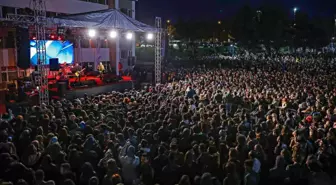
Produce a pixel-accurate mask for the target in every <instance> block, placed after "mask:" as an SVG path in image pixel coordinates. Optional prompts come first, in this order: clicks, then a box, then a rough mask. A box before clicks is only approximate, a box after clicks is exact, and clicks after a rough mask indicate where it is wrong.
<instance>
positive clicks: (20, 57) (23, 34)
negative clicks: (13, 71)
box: [16, 27, 30, 69]
mask: <svg viewBox="0 0 336 185" xmlns="http://www.w3.org/2000/svg"><path fill="white" fill-rule="evenodd" d="M16 40H17V42H16V47H17V66H18V67H19V68H21V69H28V68H29V67H30V57H29V56H30V48H29V47H30V43H29V31H28V29H27V28H20V27H18V28H16Z"/></svg>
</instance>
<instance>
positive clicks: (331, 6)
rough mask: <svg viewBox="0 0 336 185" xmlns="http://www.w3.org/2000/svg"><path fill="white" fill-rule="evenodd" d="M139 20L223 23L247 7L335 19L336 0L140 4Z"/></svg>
mask: <svg viewBox="0 0 336 185" xmlns="http://www.w3.org/2000/svg"><path fill="white" fill-rule="evenodd" d="M137 3H138V4H137V19H139V20H141V21H144V22H147V23H151V22H154V21H152V20H154V17H155V16H158V17H162V18H164V19H171V20H172V21H176V20H177V19H178V18H179V17H180V18H183V19H199V18H202V19H221V18H225V17H229V16H232V15H234V14H235V13H236V12H237V10H238V9H239V8H240V7H242V6H243V5H245V4H250V5H251V6H253V7H256V8H257V7H260V6H261V5H262V4H265V3H266V4H276V5H279V6H280V5H281V6H283V7H285V8H286V9H288V13H290V11H291V9H292V8H293V7H298V8H299V9H300V10H302V11H305V12H308V13H309V14H310V15H323V16H333V15H334V14H335V13H336V0H139V1H138V2H137Z"/></svg>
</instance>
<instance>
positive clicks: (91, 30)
mask: <svg viewBox="0 0 336 185" xmlns="http://www.w3.org/2000/svg"><path fill="white" fill-rule="evenodd" d="M88 35H89V37H95V36H96V30H93V29H90V30H89V31H88Z"/></svg>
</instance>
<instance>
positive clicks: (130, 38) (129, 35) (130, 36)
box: [126, 32, 133, 40]
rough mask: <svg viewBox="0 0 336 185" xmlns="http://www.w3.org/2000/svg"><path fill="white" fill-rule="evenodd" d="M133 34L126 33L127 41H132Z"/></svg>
mask: <svg viewBox="0 0 336 185" xmlns="http://www.w3.org/2000/svg"><path fill="white" fill-rule="evenodd" d="M132 38H133V34H132V33H131V32H128V33H126V39H127V40H132Z"/></svg>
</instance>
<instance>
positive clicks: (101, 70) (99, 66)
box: [97, 62, 105, 80]
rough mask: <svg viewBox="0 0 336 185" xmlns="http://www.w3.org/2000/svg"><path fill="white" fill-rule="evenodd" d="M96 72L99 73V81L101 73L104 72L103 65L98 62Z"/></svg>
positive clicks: (101, 77) (101, 76)
mask: <svg viewBox="0 0 336 185" xmlns="http://www.w3.org/2000/svg"><path fill="white" fill-rule="evenodd" d="M97 69H98V72H99V77H100V79H101V80H103V73H104V71H105V66H104V65H103V63H102V62H99V65H98V66H97Z"/></svg>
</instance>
